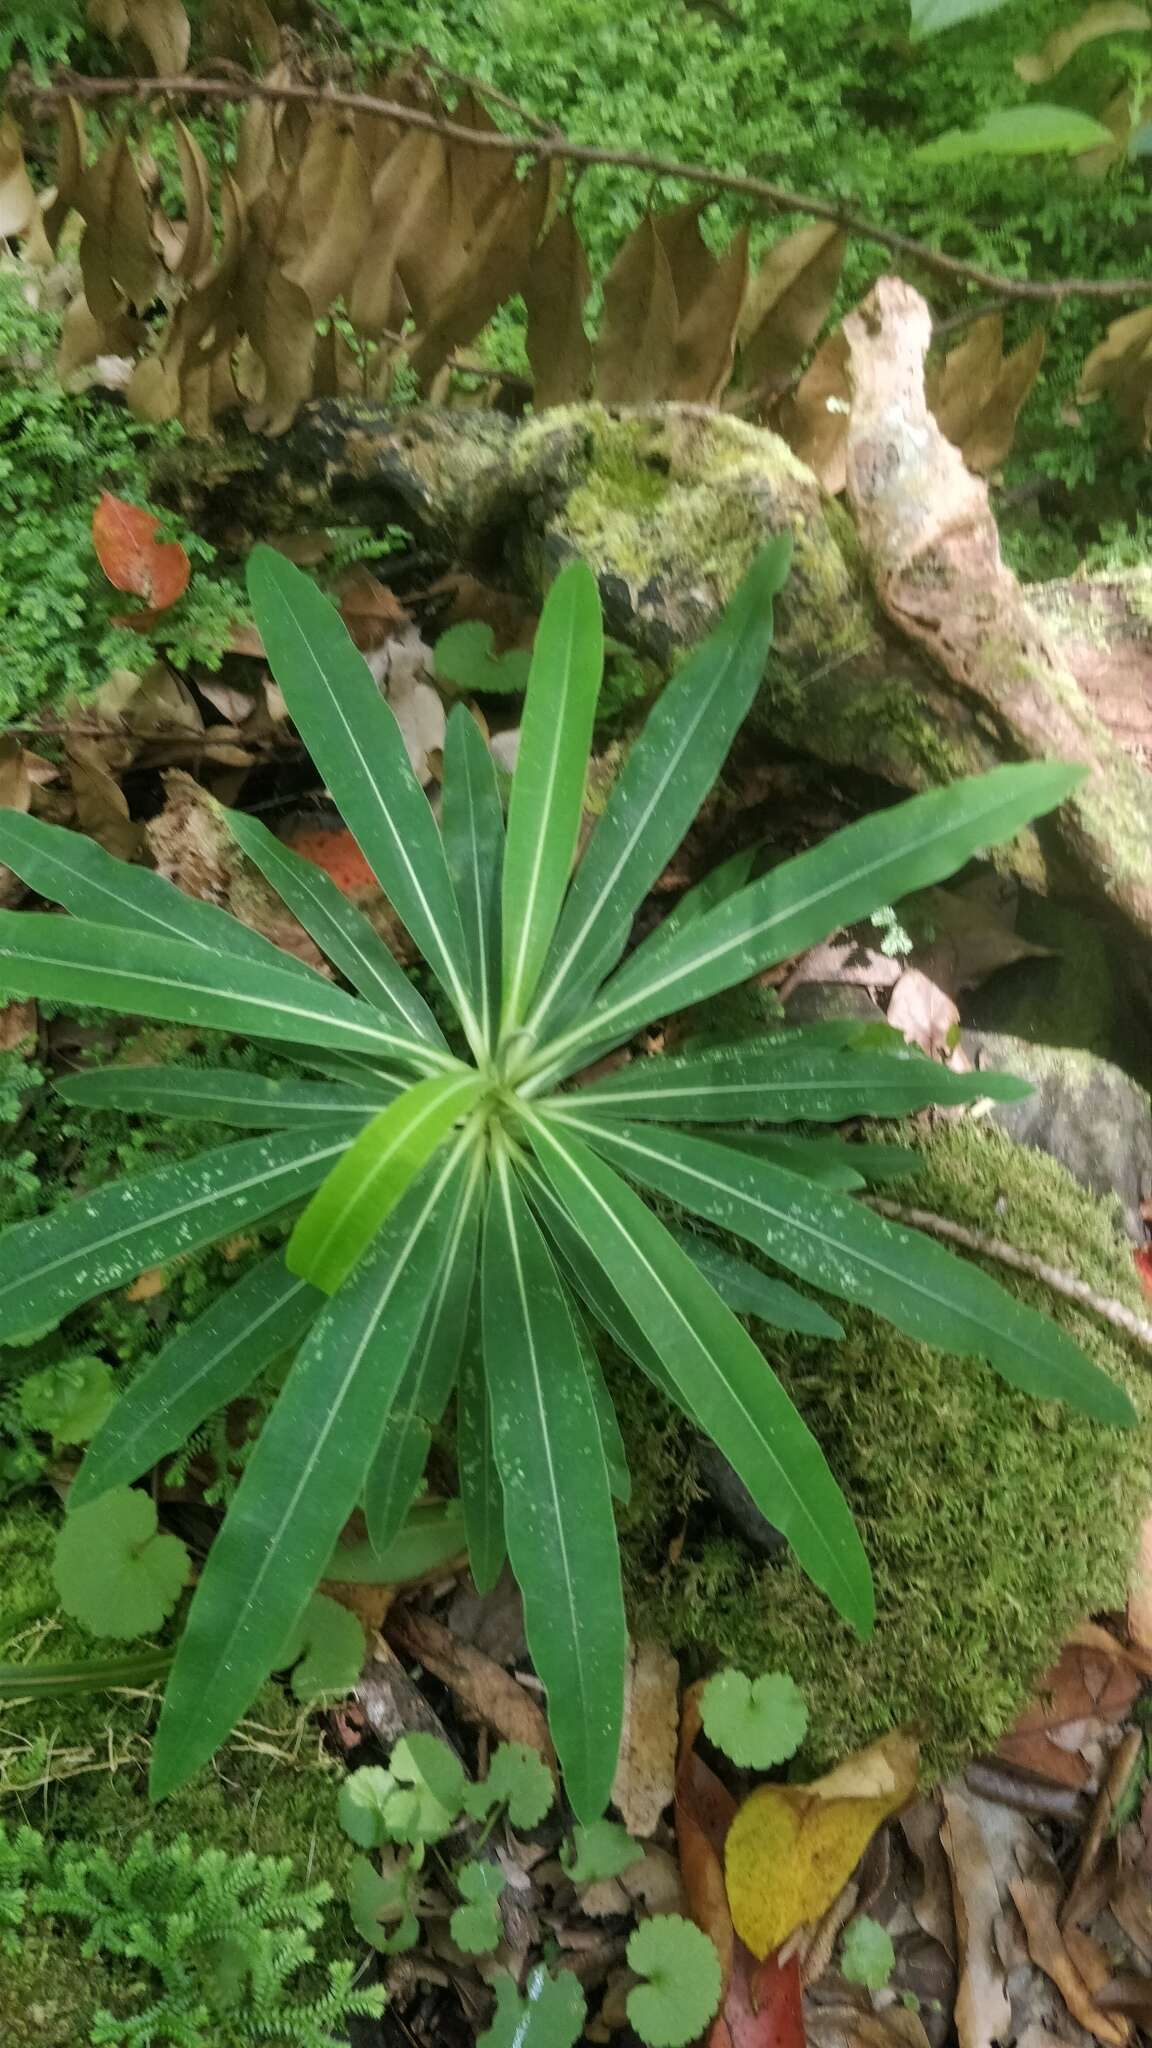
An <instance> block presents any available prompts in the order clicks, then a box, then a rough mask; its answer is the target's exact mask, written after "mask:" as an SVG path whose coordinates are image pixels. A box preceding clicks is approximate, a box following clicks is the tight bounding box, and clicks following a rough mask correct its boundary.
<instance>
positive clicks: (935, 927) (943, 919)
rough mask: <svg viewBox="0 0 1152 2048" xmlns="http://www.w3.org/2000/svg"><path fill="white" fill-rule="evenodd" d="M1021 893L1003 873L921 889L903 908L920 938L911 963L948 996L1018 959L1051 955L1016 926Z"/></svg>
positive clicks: (1047, 947) (974, 984)
mask: <svg viewBox="0 0 1152 2048" xmlns="http://www.w3.org/2000/svg"><path fill="white" fill-rule="evenodd" d="M1016 902H1017V892H1016V890H1015V888H1014V887H1013V886H1012V884H1011V883H1010V882H1009V881H1007V879H1006V878H1005V877H1003V876H1001V875H998V874H993V875H992V876H990V877H985V876H981V877H980V878H979V879H978V880H977V881H976V882H973V883H970V884H967V885H963V886H961V887H960V888H958V889H920V890H918V891H917V892H916V894H915V895H914V896H912V897H910V898H909V899H908V901H907V903H906V906H905V908H906V909H907V912H908V919H907V922H908V925H909V928H910V929H911V930H912V931H913V933H917V934H918V933H919V932H920V931H921V930H922V929H924V928H925V927H927V929H926V930H925V932H924V936H923V938H920V937H917V942H916V944H915V945H914V946H913V949H912V952H911V954H910V955H909V964H910V965H912V966H915V967H919V968H920V969H921V971H922V972H923V973H924V974H927V975H930V976H931V978H932V980H933V981H935V982H937V983H938V984H939V986H940V987H941V988H943V989H947V991H948V993H949V995H956V994H957V993H959V992H960V991H962V990H964V989H970V988H979V987H980V985H981V983H982V982H985V981H987V979H988V977H989V975H992V974H998V973H999V971H1000V969H1001V968H1002V967H1011V966H1014V964H1015V963H1016V961H1017V960H1040V959H1051V957H1052V948H1051V947H1050V946H1034V945H1032V944H1031V943H1030V942H1029V941H1028V940H1027V939H1021V938H1019V937H1018V936H1017V934H1016V932H1015V931H1014V929H1013V923H1014V920H1015V916H1016Z"/></svg>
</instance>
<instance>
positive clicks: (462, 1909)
mask: <svg viewBox="0 0 1152 2048" xmlns="http://www.w3.org/2000/svg"><path fill="white" fill-rule="evenodd" d="M456 1884H457V1887H458V1889H459V1892H460V1897H461V1898H462V1899H463V1901H464V1904H463V1905H461V1906H457V1908H456V1910H455V1912H454V1913H453V1915H452V1917H451V1919H450V1921H449V1922H448V1930H449V1933H450V1934H451V1936H452V1939H453V1941H454V1942H455V1943H456V1946H457V1948H462V1949H463V1950H464V1952H465V1954H466V1955H470V1956H487V1955H491V1953H492V1950H493V1949H494V1948H498V1947H499V1944H500V1937H501V1935H502V1934H503V1932H504V1929H503V1926H502V1924H501V1920H500V1912H499V1900H500V1894H501V1892H502V1891H503V1889H504V1874H503V1872H502V1871H501V1870H500V1869H499V1868H498V1867H497V1865H496V1864H494V1863H462V1864H461V1865H460V1868H459V1870H458V1871H457V1872H456Z"/></svg>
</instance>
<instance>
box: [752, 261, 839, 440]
mask: <svg viewBox="0 0 1152 2048" xmlns="http://www.w3.org/2000/svg"><path fill="white" fill-rule="evenodd" d="M846 247H847V236H846V235H845V234H844V231H843V229H842V228H838V227H835V226H832V225H830V224H828V225H820V226H818V227H811V228H800V229H798V230H797V232H796V233H795V234H792V235H784V236H783V237H782V238H781V240H780V241H778V242H775V243H774V244H773V246H772V247H771V249H769V251H768V253H767V255H766V256H765V258H764V260H763V262H762V263H761V265H760V268H759V270H758V271H757V272H756V274H755V276H754V277H753V279H752V282H751V284H750V286H749V288H748V297H747V300H746V303H745V307H744V316H743V319H742V321H741V324H740V381H741V384H742V385H743V386H744V387H745V389H746V390H747V391H749V392H751V393H754V394H756V396H757V397H759V398H761V399H762V400H765V401H767V400H770V399H771V397H772V395H773V394H774V393H775V392H777V391H780V390H782V389H783V387H784V385H785V384H786V383H787V382H788V379H789V378H790V377H791V375H792V373H793V371H794V370H796V369H797V368H798V367H799V364H800V359H801V357H802V356H803V355H805V354H806V352H807V350H808V349H810V348H811V346H812V344H813V342H814V341H815V339H816V336H817V335H818V334H819V332H820V329H821V328H822V326H823V325H824V322H825V320H826V319H827V318H828V314H829V312H830V311H831V307H832V301H833V299H834V298H835V296H836V289H837V286H838V285H839V283H840V270H841V266H842V264H843V261H844V250H845V248H846Z"/></svg>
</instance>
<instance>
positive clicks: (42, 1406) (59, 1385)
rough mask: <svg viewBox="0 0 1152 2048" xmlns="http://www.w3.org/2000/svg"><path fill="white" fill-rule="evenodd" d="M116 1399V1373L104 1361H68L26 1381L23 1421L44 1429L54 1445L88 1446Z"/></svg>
mask: <svg viewBox="0 0 1152 2048" xmlns="http://www.w3.org/2000/svg"><path fill="white" fill-rule="evenodd" d="M115 1398H116V1395H115V1391H114V1389H113V1385H112V1372H111V1369H110V1367H109V1366H107V1365H105V1363H104V1360H103V1359H102V1358H92V1357H89V1356H88V1355H87V1354H84V1355H81V1356H80V1357H78V1358H64V1359H61V1361H60V1363H59V1365H50V1366H47V1367H45V1369H44V1371H43V1372H34V1373H31V1374H30V1375H29V1377H28V1378H27V1379H26V1380H25V1382H24V1384H23V1386H22V1387H21V1389H20V1419H21V1421H22V1422H25V1423H27V1425H28V1428H29V1429H39V1430H44V1431H45V1432H46V1434H47V1435H48V1436H50V1437H51V1438H52V1441H53V1443H54V1444H57V1445H60V1444H86V1443H87V1442H88V1440H89V1438H90V1437H94V1436H95V1434H96V1431H97V1430H98V1429H99V1428H100V1425H101V1423H103V1422H104V1421H106V1419H107V1417H108V1414H109V1411H110V1410H111V1407H112V1403H113V1401H114V1400H115Z"/></svg>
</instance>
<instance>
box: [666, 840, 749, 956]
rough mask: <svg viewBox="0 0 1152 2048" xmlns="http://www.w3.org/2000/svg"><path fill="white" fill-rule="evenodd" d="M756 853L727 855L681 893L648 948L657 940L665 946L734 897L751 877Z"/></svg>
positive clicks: (742, 852) (747, 848)
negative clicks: (689, 925) (696, 921)
mask: <svg viewBox="0 0 1152 2048" xmlns="http://www.w3.org/2000/svg"><path fill="white" fill-rule="evenodd" d="M759 851H760V849H759V847H758V846H746V847H744V848H743V850H742V851H741V852H740V853H731V854H729V856H728V858H727V860H722V861H721V862H720V864H719V866H718V867H714V868H710V869H709V871H708V873H707V874H706V875H704V876H702V877H701V879H700V881H698V882H694V883H693V885H692V887H691V888H690V889H686V890H685V891H684V894H683V896H682V897H681V898H680V901H679V903H678V904H677V905H676V907H675V909H674V910H670V911H669V912H668V915H667V917H662V918H661V920H660V924H659V927H658V929H657V930H656V931H655V932H654V933H653V934H652V937H651V939H649V941H648V944H649V945H650V946H653V947H654V946H655V943H656V940H657V939H659V941H660V942H661V944H662V945H666V944H667V942H668V940H669V939H674V938H675V937H676V934H677V932H681V931H683V929H684V926H685V925H686V924H691V923H692V922H693V921H694V920H695V919H696V918H698V917H703V915H704V912H705V911H706V910H714V909H715V907H716V905H717V904H718V903H723V902H725V900H726V899H727V898H728V897H729V896H734V895H735V894H736V891H737V889H742V888H743V887H744V884H745V882H746V881H747V880H748V878H749V876H750V875H751V873H752V870H753V868H754V867H755V865H756V856H757V854H758V853H759Z"/></svg>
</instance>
